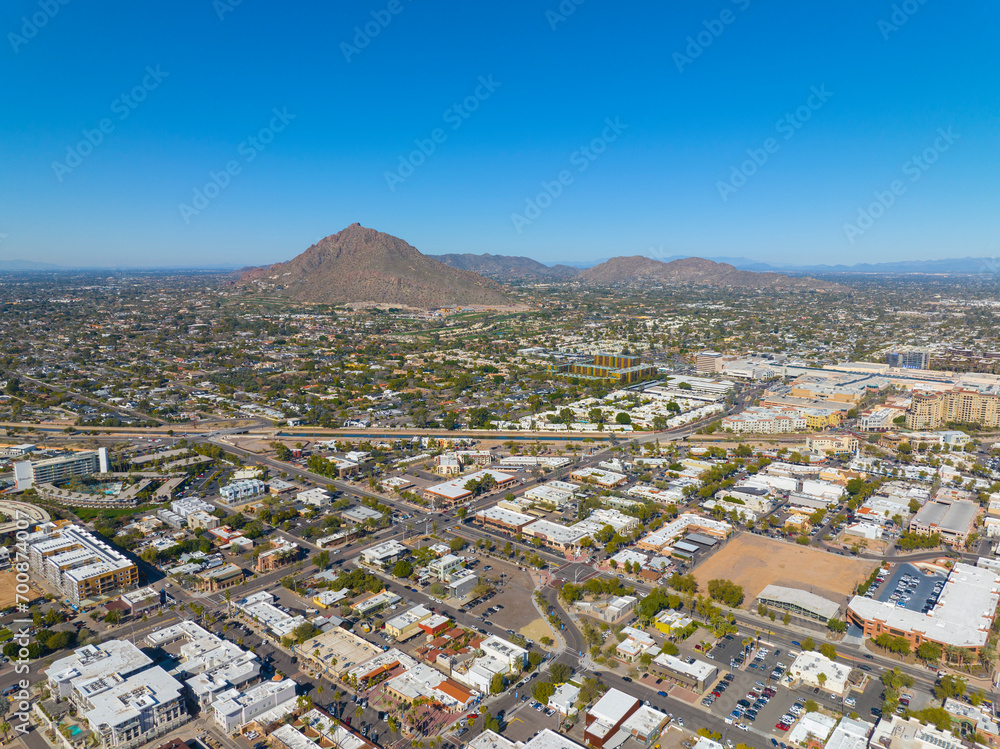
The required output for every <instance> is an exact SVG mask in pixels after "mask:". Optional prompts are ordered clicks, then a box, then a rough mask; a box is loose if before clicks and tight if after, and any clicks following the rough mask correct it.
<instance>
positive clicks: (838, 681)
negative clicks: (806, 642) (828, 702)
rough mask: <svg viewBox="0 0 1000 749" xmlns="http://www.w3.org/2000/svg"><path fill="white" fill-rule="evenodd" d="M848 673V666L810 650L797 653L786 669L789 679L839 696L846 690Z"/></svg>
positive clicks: (849, 669) (849, 670)
mask: <svg viewBox="0 0 1000 749" xmlns="http://www.w3.org/2000/svg"><path fill="white" fill-rule="evenodd" d="M850 675H851V668H850V666H847V665H844V664H842V663H837V662H835V661H831V660H830V659H829V658H827V657H826V656H825V655H821V654H820V653H816V652H813V651H811V650H803V651H802V652H801V653H799V654H798V656H796V658H795V661H794V662H793V663H792V665H791V668H789V669H788V680H789V681H796V680H797V681H800V682H802V683H803V684H806V685H808V686H810V687H819V688H820V689H825V690H826V691H827V692H832V693H833V694H836V695H840V696H843V695H844V693H845V692H846V691H847V678H848V677H849V676H850ZM821 677H822V678H821ZM831 728H832V726H831Z"/></svg>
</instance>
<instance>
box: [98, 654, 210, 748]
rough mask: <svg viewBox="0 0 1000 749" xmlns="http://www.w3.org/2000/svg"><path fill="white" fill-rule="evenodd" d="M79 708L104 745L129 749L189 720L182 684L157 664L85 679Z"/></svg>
mask: <svg viewBox="0 0 1000 749" xmlns="http://www.w3.org/2000/svg"><path fill="white" fill-rule="evenodd" d="M83 692H84V694H83V696H82V705H81V709H82V712H83V715H84V716H85V717H86V718H87V722H88V723H90V730H91V731H92V732H93V734H94V736H96V737H97V739H98V741H99V742H100V745H101V746H102V747H106V748H107V749H132V748H133V747H137V746H141V745H142V744H145V743H147V742H149V741H152V740H153V739H154V738H156V737H157V736H162V735H163V734H165V733H167V732H169V731H172V730H174V729H175V728H177V727H178V726H180V725H181V724H183V723H185V722H186V721H188V720H190V718H191V716H190V715H189V714H188V711H187V705H186V704H185V701H184V685H183V684H181V683H180V682H179V681H177V679H175V678H174V677H173V676H171V675H170V674H168V673H167V672H166V671H164V670H163V669H162V668H160V667H159V666H153V667H151V668H147V669H146V670H145V671H142V672H140V673H138V674H133V675H132V676H129V677H127V678H126V677H123V676H121V675H120V674H115V673H111V674H105V675H103V676H99V677H97V678H95V679H94V680H92V681H90V682H89V683H87V684H86V685H85V687H84V689H83Z"/></svg>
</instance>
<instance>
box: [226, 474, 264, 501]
mask: <svg viewBox="0 0 1000 749" xmlns="http://www.w3.org/2000/svg"><path fill="white" fill-rule="evenodd" d="M265 492H267V484H265V483H264V482H263V481H261V480H260V479H243V480H241V481H234V482H233V483H231V484H226V485H225V486H224V487H222V488H221V489H219V495H220V496H221V497H222V501H223V502H225V503H226V504H229V505H234V504H243V503H244V502H249V501H250V500H251V499H255V498H257V497H262V496H264V493H265Z"/></svg>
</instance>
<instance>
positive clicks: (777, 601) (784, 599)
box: [757, 585, 840, 623]
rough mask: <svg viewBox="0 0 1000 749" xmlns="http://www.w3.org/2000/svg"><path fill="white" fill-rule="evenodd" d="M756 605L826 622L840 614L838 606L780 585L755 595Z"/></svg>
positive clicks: (819, 597) (767, 587)
mask: <svg viewBox="0 0 1000 749" xmlns="http://www.w3.org/2000/svg"><path fill="white" fill-rule="evenodd" d="M757 603H759V604H761V603H762V604H764V605H765V606H767V607H768V608H772V609H781V610H782V611H787V612H788V613H789V614H791V615H792V616H798V617H801V618H803V619H813V620H814V621H818V622H824V623H825V622H827V621H829V620H830V619H833V618H835V617H836V616H838V615H839V614H840V606H838V605H837V604H836V603H835V602H834V601H831V600H829V599H827V598H823V597H822V596H818V595H816V594H815V593H810V592H809V591H807V590H800V589H799V588H786V587H783V586H781V585H767V586H765V587H764V589H763V590H762V591H761V592H760V593H758V594H757Z"/></svg>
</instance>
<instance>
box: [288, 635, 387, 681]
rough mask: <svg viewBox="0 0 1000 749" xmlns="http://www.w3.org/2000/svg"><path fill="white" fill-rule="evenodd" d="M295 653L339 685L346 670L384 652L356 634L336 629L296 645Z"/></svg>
mask: <svg viewBox="0 0 1000 749" xmlns="http://www.w3.org/2000/svg"><path fill="white" fill-rule="evenodd" d="M295 652H296V653H298V655H299V657H300V658H302V659H303V660H304V661H306V662H307V663H309V665H310V666H311V667H312V668H315V669H317V670H319V671H320V672H321V673H323V674H325V675H326V676H327V677H328V678H330V680H331V681H334V682H336V681H337V680H338V679H340V676H341V674H343V673H344V672H345V671H346V670H347V669H349V668H352V667H353V666H354V665H356V664H358V663H363V662H365V661H367V660H368V659H370V658H372V657H374V656H376V655H381V653H382V649H381V648H379V647H377V646H375V645H372V644H371V643H370V642H368V641H367V640H365V639H364V638H362V637H359V636H358V635H356V634H354V633H353V632H348V631H347V630H346V629H343V628H341V627H334V628H333V629H331V630H329V631H327V632H324V633H323V634H320V635H317V636H316V637H313V638H311V639H309V640H306V641H305V642H304V643H302V644H301V645H296V646H295Z"/></svg>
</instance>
